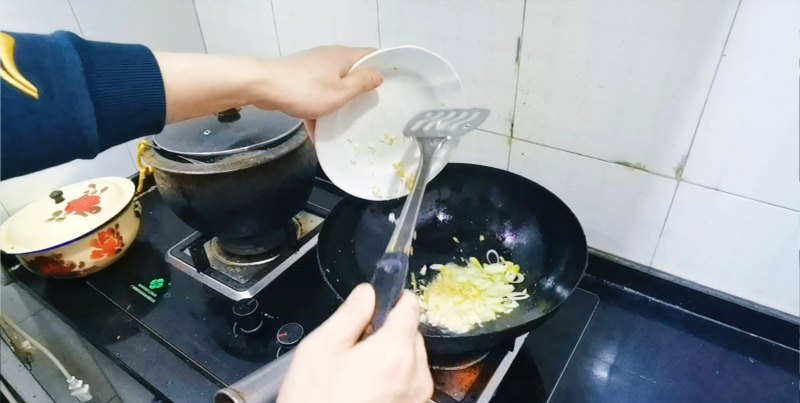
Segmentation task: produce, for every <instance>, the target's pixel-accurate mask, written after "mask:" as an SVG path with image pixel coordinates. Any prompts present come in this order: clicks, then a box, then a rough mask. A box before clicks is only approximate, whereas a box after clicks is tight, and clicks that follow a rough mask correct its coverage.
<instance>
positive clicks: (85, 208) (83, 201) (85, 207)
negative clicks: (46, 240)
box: [64, 194, 100, 217]
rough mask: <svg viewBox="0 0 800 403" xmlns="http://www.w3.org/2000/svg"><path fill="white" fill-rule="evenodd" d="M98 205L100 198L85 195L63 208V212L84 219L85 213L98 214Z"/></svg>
mask: <svg viewBox="0 0 800 403" xmlns="http://www.w3.org/2000/svg"><path fill="white" fill-rule="evenodd" d="M98 204H100V196H97V195H87V194H85V195H83V196H81V197H79V198H77V199H75V200H71V201H70V202H69V203H67V207H66V208H64V211H66V212H67V214H78V215H82V216H84V217H85V216H86V213H91V214H97V213H99V212H100V206H98Z"/></svg>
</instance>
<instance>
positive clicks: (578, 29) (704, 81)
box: [514, 0, 738, 175]
mask: <svg viewBox="0 0 800 403" xmlns="http://www.w3.org/2000/svg"><path fill="white" fill-rule="evenodd" d="M737 3H738V2H737V0H703V1H697V0H680V1H678V0H675V1H640V0H608V1H602V2H599V1H591V0H585V1H571V2H565V1H558V0H546V1H545V0H542V1H529V2H528V3H527V8H526V16H525V32H524V39H523V42H522V59H521V66H520V78H519V93H518V98H517V111H516V114H515V117H516V120H515V125H514V132H515V133H514V135H515V137H519V138H522V139H528V140H531V141H534V142H536V143H540V144H545V145H550V146H553V147H556V148H559V149H565V150H570V151H574V152H577V153H579V154H584V155H590V156H593V157H598V158H601V159H604V160H607V161H625V162H628V163H638V164H644V165H645V166H646V167H647V169H648V170H650V171H653V172H658V173H661V174H665V175H674V169H675V167H676V166H678V165H679V164H681V162H682V160H683V157H684V155H685V154H686V153H687V151H688V149H689V144H690V142H691V138H692V135H693V134H694V130H695V127H696V125H697V122H698V119H699V117H700V112H701V110H702V107H703V102H704V101H705V98H706V95H707V93H708V89H709V87H710V84H711V80H712V78H713V74H714V70H715V68H716V65H717V62H718V60H719V57H720V54H721V52H722V48H723V44H724V41H725V38H726V36H727V33H728V31H729V29H730V26H731V22H732V21H733V16H734V13H735V10H736V5H737Z"/></svg>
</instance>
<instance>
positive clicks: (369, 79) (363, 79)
mask: <svg viewBox="0 0 800 403" xmlns="http://www.w3.org/2000/svg"><path fill="white" fill-rule="evenodd" d="M342 83H343V84H344V88H343V93H342V95H343V97H344V99H343V102H342V103H346V102H347V101H349V100H351V99H353V98H355V97H357V96H358V95H361V94H363V93H365V92H367V91H372V90H374V89H375V88H378V86H380V85H381V84H382V83H383V75H381V74H380V73H378V72H377V71H375V70H370V69H356V70H353V71H351V72H350V73H348V74H347V75H346V76H344V78H342Z"/></svg>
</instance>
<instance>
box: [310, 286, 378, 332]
mask: <svg viewBox="0 0 800 403" xmlns="http://www.w3.org/2000/svg"><path fill="white" fill-rule="evenodd" d="M374 310H375V291H373V289H372V286H371V285H369V284H360V285H359V286H358V287H356V288H354V289H353V291H352V292H351V293H350V295H349V296H348V297H347V299H346V300H345V301H344V303H343V304H342V305H341V306H340V307H339V309H337V310H336V312H334V313H333V315H331V317H330V318H328V320H326V321H325V322H324V323H323V324H322V325H320V327H319V328H317V330H316V331H315V333H316V334H317V337H322V338H324V339H326V340H327V342H328V343H329V345H330V346H333V347H342V348H347V347H352V346H353V345H355V344H356V342H357V341H358V339H359V338H360V337H361V334H362V333H364V329H365V328H366V327H367V324H369V321H370V319H371V318H372V312H373V311H374Z"/></svg>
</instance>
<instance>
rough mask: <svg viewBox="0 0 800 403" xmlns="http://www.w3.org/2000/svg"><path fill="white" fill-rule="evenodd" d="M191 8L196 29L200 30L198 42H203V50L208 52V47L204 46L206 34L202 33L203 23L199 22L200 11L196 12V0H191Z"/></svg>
mask: <svg viewBox="0 0 800 403" xmlns="http://www.w3.org/2000/svg"><path fill="white" fill-rule="evenodd" d="M192 9H194V20H195V21H196V22H197V29H198V30H200V42H202V43H203V52H205V53H206V54H208V47H207V46H206V35H205V33H203V24H201V23H200V13H198V12H197V1H196V0H192Z"/></svg>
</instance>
